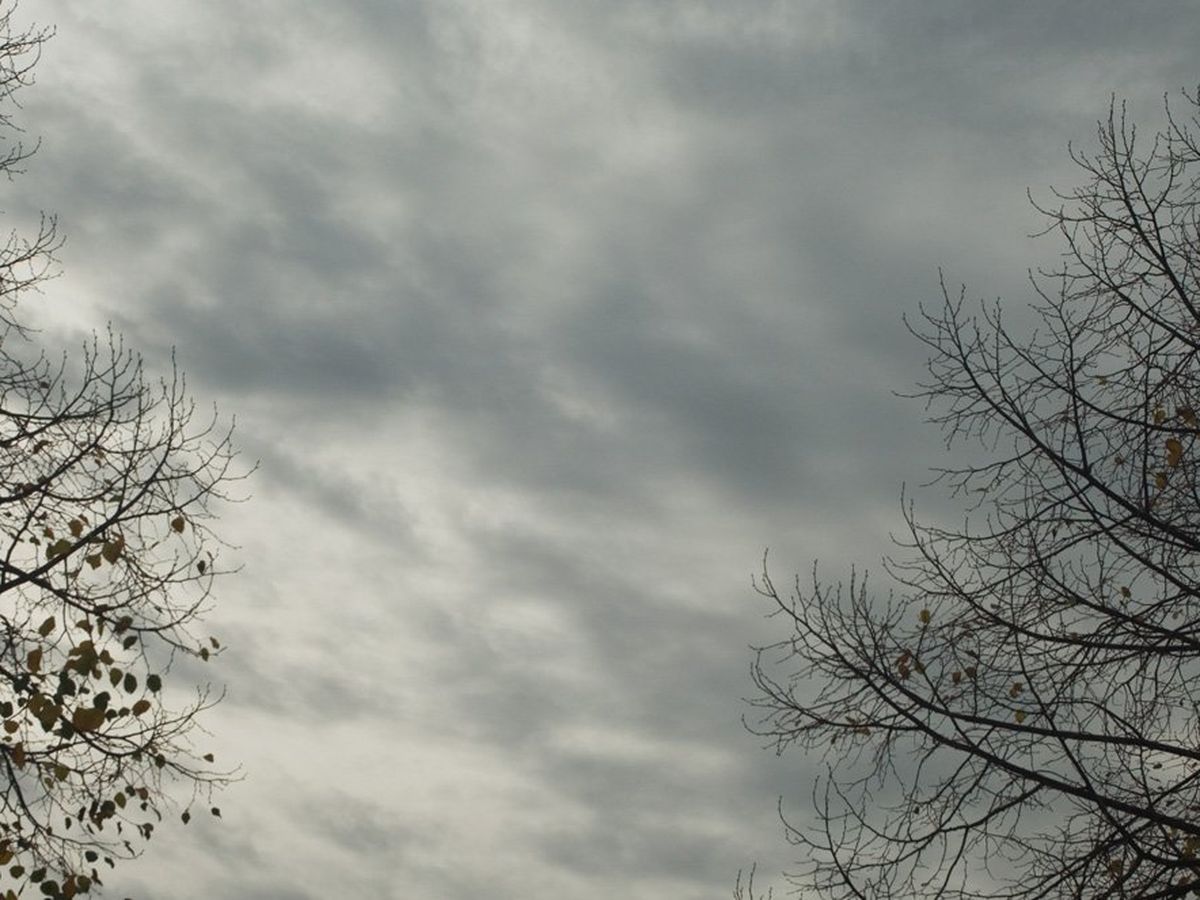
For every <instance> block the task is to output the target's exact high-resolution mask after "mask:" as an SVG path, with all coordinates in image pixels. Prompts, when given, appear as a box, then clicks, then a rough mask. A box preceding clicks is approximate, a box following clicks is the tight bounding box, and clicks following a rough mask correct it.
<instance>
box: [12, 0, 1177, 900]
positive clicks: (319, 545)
mask: <svg viewBox="0 0 1200 900" xmlns="http://www.w3.org/2000/svg"><path fill="white" fill-rule="evenodd" d="M22 16H23V19H24V20H25V21H38V22H41V23H43V24H46V25H53V26H55V27H56V28H57V36H56V37H55V38H54V39H53V41H52V42H51V43H50V44H49V45H48V46H47V48H46V52H45V55H44V58H43V59H42V62H41V64H40V68H39V72H38V84H37V86H36V87H34V88H33V89H31V90H30V91H29V92H27V93H26V94H25V95H24V97H23V103H24V107H25V108H24V111H23V112H22V114H21V119H20V121H21V123H22V124H23V125H24V126H25V128H26V129H27V130H28V131H29V132H30V133H31V135H34V136H37V137H40V138H41V140H42V147H41V150H40V152H39V153H38V155H37V157H36V158H35V159H34V160H33V161H32V162H31V164H30V166H29V174H28V175H26V176H25V177H23V178H21V179H20V180H18V181H16V182H14V183H13V184H11V185H9V186H6V187H5V192H6V193H5V198H6V199H5V201H4V202H3V204H2V205H3V207H4V208H5V209H6V210H7V216H8V221H10V222H12V223H13V224H19V223H21V222H26V221H28V220H29V218H30V216H31V215H33V214H35V213H36V211H37V210H40V209H46V210H48V211H51V212H54V213H57V214H58V216H59V222H60V226H61V228H62V231H63V233H64V234H65V235H66V237H67V240H68V243H67V245H66V246H65V248H64V250H63V251H62V253H61V260H62V264H63V272H64V274H63V277H61V278H60V279H58V280H57V281H55V282H54V283H53V284H52V285H50V286H49V288H48V289H47V290H46V292H45V296H44V297H43V298H41V299H40V300H37V301H36V302H35V303H33V304H31V305H32V306H34V307H36V309H35V310H34V309H31V312H30V315H33V316H34V317H35V318H36V321H38V322H39V323H40V324H41V325H42V326H43V328H44V329H45V332H44V333H45V337H46V339H47V340H49V341H53V342H59V343H62V342H66V343H67V344H70V343H72V342H75V341H77V340H78V339H79V336H80V334H81V333H84V332H87V331H89V330H91V329H92V328H97V327H103V326H104V324H105V323H106V322H108V321H111V322H113V323H115V324H116V326H117V327H118V328H119V329H121V330H122V331H123V332H125V334H126V336H127V338H128V339H129V341H130V343H131V344H132V345H134V346H135V347H137V348H139V349H141V350H142V351H143V352H144V353H145V354H146V356H147V358H148V359H149V360H150V361H151V362H152V364H153V365H155V366H162V365H164V364H165V361H166V360H167V359H168V355H169V352H170V349H171V347H172V346H174V347H176V348H177V354H178V358H179V360H180V363H181V365H182V367H183V368H184V369H185V370H186V371H187V373H188V377H189V384H190V386H191V388H192V390H193V392H194V393H195V394H196V395H197V397H198V398H199V399H200V400H202V401H204V402H208V401H215V402H217V403H218V404H219V406H220V408H221V409H222V410H223V411H224V412H225V413H226V414H228V415H236V417H237V420H238V427H239V430H240V435H241V437H240V443H241V446H242V447H243V449H244V451H245V453H246V455H247V457H248V458H251V459H260V460H261V469H260V471H259V472H258V474H257V475H256V477H255V479H254V482H253V485H252V493H253V499H252V501H251V502H249V503H247V504H244V505H240V506H236V507H231V508H229V509H227V511H226V512H225V515H224V534H226V535H227V536H228V537H229V539H230V540H232V541H234V542H236V543H238V544H240V546H241V549H240V550H239V551H238V553H237V557H238V558H239V559H240V560H241V561H242V562H244V564H245V569H244V571H243V573H241V574H239V575H237V576H233V577H231V578H229V579H227V580H226V581H225V583H224V584H223V585H222V586H221V588H220V604H219V606H218V608H217V610H216V611H215V612H214V614H213V615H212V617H211V623H212V628H213V631H214V633H216V634H218V635H219V636H221V637H222V638H223V639H224V640H225V643H227V644H228V645H229V646H230V647H231V649H230V651H229V652H228V653H227V654H226V655H224V656H223V657H222V658H221V663H220V666H219V668H217V669H216V670H215V673H216V674H217V675H218V676H220V677H222V678H223V679H224V680H225V681H226V682H227V684H228V690H229V696H228V699H227V700H226V701H225V703H224V704H223V706H222V707H221V708H219V709H218V710H216V711H214V712H213V714H211V715H210V716H209V717H208V719H207V720H206V724H207V726H208V727H209V728H210V729H211V730H212V732H213V735H214V737H213V746H215V747H216V748H217V750H218V753H219V754H220V757H221V758H222V759H223V760H226V761H241V762H242V763H243V764H244V767H245V772H246V778H245V780H244V782H242V783H240V784H238V785H236V786H234V787H233V788H231V789H230V790H228V791H227V792H226V794H225V795H224V796H223V797H222V798H221V800H220V805H221V806H222V808H223V811H224V820H223V821H222V822H213V821H203V822H200V821H194V822H193V824H192V825H190V826H188V828H186V829H185V828H184V827H183V826H182V825H179V824H176V825H175V826H174V827H164V828H162V829H160V831H161V835H160V834H159V832H156V837H155V840H154V841H153V842H152V843H151V845H150V846H149V852H148V854H147V856H146V857H145V859H144V860H142V861H139V862H138V863H136V864H130V865H127V866H126V867H124V868H123V869H122V870H120V871H119V873H118V874H117V875H115V876H114V877H113V878H112V879H111V880H110V884H111V885H112V888H113V890H112V894H113V896H116V897H120V896H124V895H125V894H126V893H133V892H135V891H137V892H140V896H142V897H143V898H163V900H201V898H204V900H209V898H212V897H230V898H235V897H236V898H247V900H268V898H269V900H317V898H328V897H341V896H356V897H372V898H375V897H379V898H392V897H395V898H408V897H423V898H435V900H442V898H445V900H467V898H471V900H477V898H480V897H487V898H496V900H510V898H512V900H516V898H521V900H542V898H546V900H550V898H555V900H558V898H571V900H611V898H622V900H651V898H653V900H666V898H670V900H692V898H697V900H698V898H702V897H703V898H709V897H726V896H728V894H729V891H730V889H731V887H732V883H733V879H734V876H735V873H736V872H737V870H738V869H739V868H740V867H743V866H747V865H749V864H750V863H751V862H753V861H754V860H755V859H757V860H759V863H760V876H768V875H772V874H777V873H778V872H779V871H780V870H781V869H783V868H785V867H786V865H787V863H788V861H789V859H790V856H789V850H788V848H787V847H786V845H785V843H784V840H783V837H782V835H781V832H780V827H779V824H778V821H777V818H776V809H775V807H776V799H777V797H778V796H779V795H780V794H783V795H784V797H785V809H786V810H787V811H788V812H789V814H790V815H791V817H792V818H793V819H795V820H796V821H798V822H803V821H804V820H805V816H806V803H807V801H808V796H809V795H808V790H809V783H810V780H811V777H812V774H813V772H814V771H815V769H814V765H815V763H813V762H811V761H805V760H803V759H801V758H791V759H789V758H786V757H785V758H784V759H782V760H777V759H776V758H775V757H774V756H773V755H771V754H770V753H768V752H765V751H763V750H762V749H761V746H760V741H759V740H758V739H756V738H754V737H752V736H750V735H748V734H747V733H746V732H745V731H744V730H743V729H742V726H741V724H740V717H741V715H742V714H743V712H745V711H746V708H745V707H744V705H743V704H742V702H741V698H742V697H744V696H747V695H749V694H750V693H751V690H752V688H751V685H750V683H749V679H748V667H749V662H750V654H749V652H748V649H747V647H748V645H749V644H751V643H754V642H762V641H764V640H766V639H769V638H770V637H772V635H773V632H772V625H771V623H770V622H766V621H764V620H763V618H762V616H763V613H765V612H766V608H765V606H763V605H762V603H761V602H759V601H758V600H757V598H756V597H755V595H754V594H753V592H752V591H751V589H750V576H751V574H752V572H754V571H755V570H756V569H757V568H758V566H759V563H760V560H761V557H762V554H763V551H764V549H765V548H767V547H770V548H771V559H772V571H773V573H774V574H775V576H776V578H777V580H778V581H781V582H785V581H787V580H788V578H789V577H790V573H793V572H796V571H807V570H808V568H809V567H810V565H811V563H812V560H813V559H815V558H819V559H820V560H821V564H822V568H823V569H826V570H828V572H829V573H830V574H831V575H836V574H838V573H839V572H841V571H843V569H844V568H845V567H847V566H848V565H849V564H850V563H851V562H853V561H858V562H860V563H864V564H867V565H869V566H872V567H874V566H876V564H877V561H878V558H879V556H880V554H881V553H882V552H884V551H885V549H886V547H887V537H888V532H889V530H895V529H896V528H897V527H898V526H899V525H900V524H901V522H900V517H899V491H900V486H901V483H902V482H904V481H907V482H908V483H910V484H913V483H917V482H920V481H922V480H923V479H924V478H925V476H926V473H927V469H928V467H929V466H930V465H933V464H935V463H936V462H937V458H938V453H939V452H940V441H939V437H938V435H937V434H936V433H935V432H934V431H931V430H930V429H929V428H928V427H926V426H923V425H922V424H921V415H922V410H921V407H920V405H919V404H916V403H914V402H913V401H908V400H903V399H899V398H897V397H895V396H894V395H893V391H895V390H898V389H903V388H905V387H907V386H909V385H911V384H912V382H913V381H914V380H915V379H917V378H918V377H919V376H920V374H921V369H922V364H923V362H924V355H923V353H922V352H921V348H920V346H919V345H917V344H916V343H915V342H914V341H913V340H912V339H911V338H910V337H909V336H908V335H907V333H906V332H905V330H904V327H903V325H902V322H901V316H902V315H903V314H904V313H909V314H912V313H914V312H915V311H916V309H917V305H918V304H919V303H921V302H922V301H924V302H926V303H928V302H936V301H937V279H938V267H939V266H942V267H943V268H944V269H945V272H946V277H947V280H948V281H950V282H951V283H952V284H957V283H959V282H961V281H965V282H967V284H968V285H969V292H970V293H971V294H972V295H976V296H981V297H996V296H1004V297H1005V299H1006V302H1008V303H1010V304H1011V305H1012V306H1013V307H1014V308H1017V307H1019V306H1020V305H1021V304H1024V303H1025V302H1026V301H1027V300H1028V290H1027V288H1026V287H1025V285H1024V277H1025V272H1026V269H1027V268H1028V267H1030V266H1035V265H1037V264H1038V263H1045V262H1048V261H1051V260H1052V259H1053V257H1054V255H1055V253H1056V252H1057V250H1058V248H1057V247H1056V246H1055V245H1053V243H1050V242H1047V241H1045V240H1043V241H1031V240H1029V239H1028V238H1027V237H1026V234H1027V233H1029V232H1031V231H1034V230H1036V229H1037V228H1038V225H1039V222H1038V219H1037V218H1036V215H1035V214H1033V212H1032V211H1031V210H1030V209H1029V207H1028V204H1027V201H1026V199H1025V189H1026V187H1027V186H1028V187H1030V188H1032V189H1033V190H1034V192H1035V194H1036V193H1038V192H1039V191H1043V190H1044V189H1045V188H1046V187H1047V186H1048V185H1050V184H1058V185H1061V186H1064V187H1068V186H1071V185H1072V184H1074V183H1075V181H1076V180H1077V179H1076V176H1075V174H1074V173H1073V171H1072V169H1071V166H1070V164H1069V162H1068V160H1067V158H1066V153H1065V150H1066V144H1067V142H1068V141H1074V142H1076V143H1078V144H1080V145H1082V146H1087V145H1088V142H1089V141H1090V140H1091V138H1092V134H1093V129H1094V122H1095V120H1096V119H1097V118H1098V117H1099V116H1101V115H1103V114H1104V113H1105V112H1106V110H1107V104H1108V101H1109V96H1110V94H1111V93H1113V92H1116V93H1117V94H1118V95H1119V96H1122V97H1126V98H1128V99H1129V100H1130V103H1131V109H1132V111H1133V113H1134V114H1135V116H1136V117H1137V118H1138V119H1140V120H1141V121H1143V122H1144V123H1145V124H1146V126H1147V127H1151V126H1153V125H1157V123H1158V122H1159V115H1160V111H1161V97H1162V95H1163V93H1164V92H1167V91H1172V90H1176V89H1178V88H1180V87H1182V86H1185V85H1193V86H1194V85H1195V83H1196V82H1197V81H1198V80H1200V70H1198V69H1197V68H1196V65H1195V59H1196V48H1197V47H1200V15H1198V10H1197V7H1196V4H1195V2H1192V0H1188V2H1183V0H1180V2H1165V0H1143V2H1140V3H1138V4H1132V3H1118V2H1111V3H1097V2H1094V0H1088V2H1085V0H1058V2H1054V0H1039V2H1028V3H999V2H995V0H978V2H949V0H923V2H910V3H899V2H890V3H885V2H871V0H757V2H751V0H690V2H684V0H678V2H676V0H336V2H335V0H308V2H298V0H291V2H285V0H255V2H252V3H248V2H245V0H238V2H235V0H206V2H203V3H199V2H195V0H188V2H184V0H119V2H112V3H96V2H95V0H26V2H25V5H24V7H23V9H22ZM918 496H919V497H925V498H926V499H925V502H926V503H927V504H928V506H929V507H930V508H937V507H938V504H939V503H942V502H943V501H942V500H941V499H940V498H938V497H937V496H933V495H930V496H926V495H922V494H919V495H918ZM881 586H882V585H881Z"/></svg>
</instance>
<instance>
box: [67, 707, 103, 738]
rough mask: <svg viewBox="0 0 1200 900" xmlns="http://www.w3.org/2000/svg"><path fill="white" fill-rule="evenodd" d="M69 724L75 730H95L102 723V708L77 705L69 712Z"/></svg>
mask: <svg viewBox="0 0 1200 900" xmlns="http://www.w3.org/2000/svg"><path fill="white" fill-rule="evenodd" d="M71 724H72V725H73V726H74V727H75V730H76V731H80V732H88V731H95V730H96V729H97V728H99V727H100V726H101V725H103V724H104V710H102V709H96V708H95V707H91V708H88V707H85V706H77V707H75V711H74V712H73V713H71Z"/></svg>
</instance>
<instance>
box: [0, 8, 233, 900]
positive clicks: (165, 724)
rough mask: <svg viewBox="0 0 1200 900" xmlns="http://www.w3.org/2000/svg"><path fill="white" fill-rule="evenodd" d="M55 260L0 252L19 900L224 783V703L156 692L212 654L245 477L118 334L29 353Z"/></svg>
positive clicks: (0, 50)
mask: <svg viewBox="0 0 1200 900" xmlns="http://www.w3.org/2000/svg"><path fill="white" fill-rule="evenodd" d="M12 17H13V5H12V4H11V3H0V104H9V105H11V104H12V103H13V102H14V100H13V93H14V92H15V91H16V90H18V89H19V88H20V87H22V86H24V85H26V84H27V83H29V81H30V78H31V71H32V68H33V65H34V64H35V63H36V61H37V59H38V56H39V53H40V48H41V46H42V44H43V42H44V41H45V40H46V39H47V37H48V33H47V32H46V31H44V30H22V29H20V28H18V27H17V26H16V25H15V24H14V22H13V18H12ZM0 130H2V131H3V132H4V133H5V134H6V135H8V136H9V137H10V138H12V140H9V141H8V142H7V149H6V150H4V151H0V171H2V172H4V173H5V174H8V175H12V174H14V173H15V172H17V171H18V170H19V167H20V166H21V164H22V163H23V162H24V161H25V160H26V159H27V158H28V157H29V156H30V155H31V153H32V151H33V149H36V148H27V147H25V146H23V145H22V144H21V143H20V141H19V136H20V132H19V131H18V130H17V128H16V126H15V125H14V124H13V123H12V121H11V120H10V119H9V118H8V117H7V116H6V115H0ZM57 245H58V239H57V237H56V232H55V227H54V222H53V220H44V221H43V223H42V226H41V228H40V230H38V232H37V233H36V234H35V235H34V236H33V237H32V238H23V237H21V236H19V235H16V234H14V235H12V236H11V237H10V239H9V240H8V242H7V244H6V245H4V246H3V248H0V897H5V898H16V897H17V895H18V893H20V892H21V891H22V889H23V888H25V887H27V886H33V888H34V889H35V892H39V893H40V894H41V895H42V896H48V897H65V898H70V897H74V896H76V895H80V894H84V893H87V892H89V891H91V890H92V889H93V887H94V886H96V885H98V884H100V883H101V876H102V873H103V871H106V870H107V867H108V866H111V865H113V864H114V860H116V859H118V858H122V857H129V856H132V855H136V854H137V853H138V852H140V848H141V846H142V845H143V844H144V842H145V841H146V840H148V839H149V838H150V837H151V835H152V833H153V831H154V827H155V824H156V822H158V821H159V820H161V818H162V811H163V810H164V809H170V808H177V806H176V804H177V803H179V802H180V801H182V803H183V804H184V810H183V819H184V821H185V822H186V821H187V820H188V818H190V812H189V811H188V807H190V806H191V805H193V804H195V803H199V802H203V803H204V804H205V806H206V807H207V806H208V798H209V794H210V793H211V790H212V788H213V786H215V785H219V784H221V783H223V782H224V781H227V780H228V778H229V777H230V775H231V772H230V771H228V770H223V769H220V768H218V767H217V766H216V764H215V761H214V759H213V756H212V755H211V754H210V753H205V752H204V749H203V748H197V747H195V746H194V744H193V740H192V737H193V735H194V725H195V722H196V716H197V714H198V713H200V712H201V711H202V710H203V709H205V708H206V707H208V706H210V705H211V704H212V703H213V702H215V701H216V700H217V699H219V697H216V696H213V695H212V692H211V690H210V689H208V688H204V687H201V688H199V689H196V688H195V687H187V688H185V689H184V690H182V691H179V690H178V689H176V691H171V690H170V688H169V687H167V686H164V685H165V683H166V682H167V681H168V680H169V679H168V676H169V675H170V673H171V671H172V666H173V664H177V663H178V662H179V661H180V660H187V661H191V660H193V659H194V660H196V661H199V662H201V663H203V662H207V661H208V660H209V659H210V657H212V656H213V655H215V654H216V653H218V652H219V650H220V645H219V643H218V641H217V640H216V639H214V638H210V637H206V636H201V635H199V634H198V633H197V632H196V631H195V629H196V627H197V625H198V619H199V617H200V616H201V614H202V613H203V612H204V610H205V608H206V606H207V603H208V600H209V592H210V589H211V586H212V582H213V578H214V576H215V575H216V574H218V570H219V569H220V568H221V567H220V564H219V560H218V558H217V555H216V553H217V550H218V549H219V547H220V544H219V542H217V541H216V539H215V537H214V536H213V535H212V533H211V532H210V530H209V523H210V521H211V515H212V513H211V511H210V504H211V503H212V501H214V500H215V499H218V498H220V497H222V496H223V494H224V490H225V488H226V487H227V486H228V485H229V483H230V482H231V481H233V480H235V479H236V478H237V477H238V474H237V472H236V471H235V469H234V467H233V464H234V452H233V450H232V448H231V445H230V440H229V432H228V430H227V429H222V428H220V427H219V426H218V424H217V423H216V421H215V419H214V418H213V417H211V416H206V415H199V414H198V413H197V410H196V408H195V407H194V405H193V404H192V403H191V401H189V399H188V397H187V394H186V391H185V389H184V384H183V381H182V379H181V378H180V377H179V376H178V375H175V374H173V375H171V377H169V378H167V379H166V380H149V379H147V378H146V377H145V376H144V374H143V368H142V364H141V362H140V360H139V359H138V358H137V357H136V356H135V355H133V354H131V353H130V352H128V351H127V350H126V349H125V348H124V346H123V345H122V342H121V340H120V339H119V338H118V337H116V336H114V335H112V334H108V335H107V336H106V337H105V339H103V340H99V339H94V340H93V341H92V342H91V343H90V344H89V345H87V346H85V347H84V348H83V349H82V352H81V354H80V355H79V356H77V357H75V358H63V359H62V360H61V361H53V360H52V359H51V358H50V357H48V356H46V355H44V354H42V353H40V352H39V351H38V350H37V348H36V346H35V345H34V343H33V337H34V335H33V334H32V333H31V332H30V331H28V330H27V329H26V328H24V327H23V326H22V324H21V321H20V317H19V312H20V309H19V301H20V300H21V298H23V297H24V296H26V294H27V293H28V292H29V291H31V290H36V288H37V286H38V284H39V282H41V281H42V280H43V279H44V278H45V277H47V275H48V274H49V271H50V267H51V266H52V264H53V257H52V254H53V251H54V250H55V248H56V247H57ZM185 668H186V667H185ZM186 677H187V676H185V678H186ZM191 677H192V681H193V683H194V681H195V675H194V671H193V674H192V676H191ZM168 695H171V696H170V697H169V698H168ZM172 782H176V783H177V784H176V786H175V787H172ZM181 789H182V791H183V793H182V795H181V794H180V793H179V791H180V790H181ZM189 798H190V799H189ZM212 812H213V813H216V812H217V810H216V809H215V808H213V809H212Z"/></svg>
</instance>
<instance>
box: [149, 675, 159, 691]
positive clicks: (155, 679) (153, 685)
mask: <svg viewBox="0 0 1200 900" xmlns="http://www.w3.org/2000/svg"><path fill="white" fill-rule="evenodd" d="M146 687H147V688H149V689H150V690H151V691H152V692H154V693H156V694H157V693H158V692H159V691H161V690H162V678H161V677H159V676H158V675H147V676H146Z"/></svg>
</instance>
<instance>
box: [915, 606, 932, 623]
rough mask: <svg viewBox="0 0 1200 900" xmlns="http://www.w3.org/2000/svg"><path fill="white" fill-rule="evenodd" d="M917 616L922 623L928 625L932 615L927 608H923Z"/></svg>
mask: <svg viewBox="0 0 1200 900" xmlns="http://www.w3.org/2000/svg"><path fill="white" fill-rule="evenodd" d="M917 618H918V619H920V620H921V624H922V625H928V624H929V620H930V619H931V618H933V616H932V615H931V614H930V612H929V610H927V609H923V610H921V612H920V613H918V614H917Z"/></svg>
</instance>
